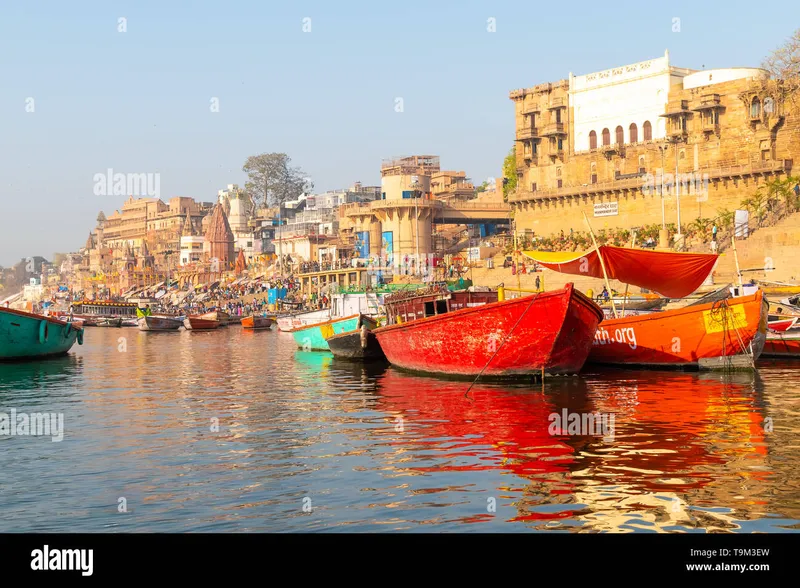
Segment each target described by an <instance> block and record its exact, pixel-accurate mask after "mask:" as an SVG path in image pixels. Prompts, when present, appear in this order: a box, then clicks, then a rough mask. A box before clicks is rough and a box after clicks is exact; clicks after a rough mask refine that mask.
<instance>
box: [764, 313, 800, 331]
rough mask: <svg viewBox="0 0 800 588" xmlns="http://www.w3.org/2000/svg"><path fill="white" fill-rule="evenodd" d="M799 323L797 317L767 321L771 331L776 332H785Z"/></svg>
mask: <svg viewBox="0 0 800 588" xmlns="http://www.w3.org/2000/svg"><path fill="white" fill-rule="evenodd" d="M796 324H797V317H793V318H787V319H780V320H776V321H769V322H768V323H767V327H769V330H770V331H775V332H776V333H785V332H786V331H788V330H789V329H791V328H792V327H794V326H795V325H796Z"/></svg>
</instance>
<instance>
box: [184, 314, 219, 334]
mask: <svg viewBox="0 0 800 588" xmlns="http://www.w3.org/2000/svg"><path fill="white" fill-rule="evenodd" d="M183 326H184V327H185V328H186V329H188V330H190V331H211V330H213V329H216V328H218V327H219V326H220V322H219V321H215V320H211V319H206V318H201V317H199V316H190V317H187V318H186V320H184V321H183Z"/></svg>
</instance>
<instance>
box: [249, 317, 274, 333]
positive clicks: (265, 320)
mask: <svg viewBox="0 0 800 588" xmlns="http://www.w3.org/2000/svg"><path fill="white" fill-rule="evenodd" d="M271 327H272V319H271V318H269V317H266V316H246V317H244V318H242V328H243V329H252V330H254V331H261V330H266V329H269V328H271Z"/></svg>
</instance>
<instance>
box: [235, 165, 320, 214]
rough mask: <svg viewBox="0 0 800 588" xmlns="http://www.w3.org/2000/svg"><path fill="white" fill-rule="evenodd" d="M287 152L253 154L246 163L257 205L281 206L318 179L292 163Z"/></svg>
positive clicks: (312, 187) (311, 185) (249, 190)
mask: <svg viewBox="0 0 800 588" xmlns="http://www.w3.org/2000/svg"><path fill="white" fill-rule="evenodd" d="M291 163H292V160H291V158H290V157H289V156H288V155H286V154H285V153H262V154H261V155H251V156H250V157H248V158H247V161H245V162H244V165H243V166H242V171H243V172H245V173H246V174H247V183H246V184H245V190H246V191H247V193H248V195H249V196H250V197H251V198H252V199H253V202H255V203H256V204H257V205H260V206H262V207H265V208H266V207H270V206H279V205H281V204H283V203H284V202H286V201H287V200H293V199H294V198H297V197H298V196H300V195H301V194H302V193H303V192H306V193H308V192H310V191H311V190H313V189H314V183H313V182H312V181H311V180H310V178H308V177H307V176H306V174H305V172H303V170H301V169H300V168H299V167H292V165H291Z"/></svg>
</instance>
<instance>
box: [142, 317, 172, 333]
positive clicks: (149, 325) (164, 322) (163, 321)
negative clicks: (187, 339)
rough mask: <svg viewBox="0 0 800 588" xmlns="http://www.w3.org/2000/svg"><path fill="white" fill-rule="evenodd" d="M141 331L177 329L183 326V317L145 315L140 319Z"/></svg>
mask: <svg viewBox="0 0 800 588" xmlns="http://www.w3.org/2000/svg"><path fill="white" fill-rule="evenodd" d="M138 322H139V330H141V331H177V330H178V329H180V328H181V327H182V326H183V317H174V316H152V315H151V316H143V317H140V318H139V320H138Z"/></svg>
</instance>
